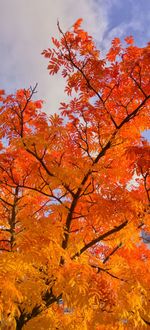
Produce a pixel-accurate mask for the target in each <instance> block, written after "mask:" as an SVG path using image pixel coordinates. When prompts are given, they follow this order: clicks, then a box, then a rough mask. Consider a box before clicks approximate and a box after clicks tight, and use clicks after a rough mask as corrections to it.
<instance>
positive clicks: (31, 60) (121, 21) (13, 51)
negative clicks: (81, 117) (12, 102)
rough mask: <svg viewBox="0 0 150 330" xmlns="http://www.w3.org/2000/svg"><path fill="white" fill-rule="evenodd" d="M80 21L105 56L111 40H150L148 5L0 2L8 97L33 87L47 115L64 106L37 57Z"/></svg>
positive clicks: (147, 0)
mask: <svg viewBox="0 0 150 330" xmlns="http://www.w3.org/2000/svg"><path fill="white" fill-rule="evenodd" d="M79 17H82V18H83V19H84V27H85V29H87V30H88V32H89V33H91V34H92V35H93V36H94V38H95V40H96V42H97V43H98V44H99V46H100V48H101V49H102V50H103V52H105V51H106V50H107V49H108V48H109V46H110V42H111V40H112V39H113V38H114V37H116V36H117V37H121V38H124V37H125V36H127V35H133V36H134V38H135V40H136V43H137V44H138V45H139V46H143V45H145V44H146V43H147V42H148V41H149V40H150V29H149V26H150V0H78V1H74V0H55V1H54V0H0V61H1V66H0V84H1V88H4V89H5V90H6V91H7V92H14V91H15V89H17V88H21V87H23V88H24V87H25V88H28V87H29V86H31V85H32V86H34V84H35V83H36V82H38V94H37V96H38V97H39V98H42V99H44V100H45V104H44V109H45V111H46V112H47V113H53V112H55V111H57V110H58V107H59V103H60V102H61V101H64V100H65V98H66V96H65V95H64V81H63V80H62V79H61V77H60V76H56V77H50V76H49V75H48V72H47V70H46V67H47V61H46V60H45V59H44V58H43V57H42V56H41V51H42V50H43V49H44V48H47V47H49V46H50V39H51V37H52V36H57V34H58V32H57V26H56V22H57V19H59V21H60V24H61V26H62V28H63V30H64V31H65V30H67V29H68V28H69V27H70V26H71V25H72V24H73V22H74V21H75V20H76V19H78V18H79Z"/></svg>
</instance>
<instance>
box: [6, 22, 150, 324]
mask: <svg viewBox="0 0 150 330" xmlns="http://www.w3.org/2000/svg"><path fill="white" fill-rule="evenodd" d="M80 24H81V20H78V21H77V22H76V23H75V24H74V26H73V28H72V29H71V30H70V31H67V32H66V33H63V31H62V30H61V28H60V27H59V24H58V29H59V32H60V40H55V39H54V38H53V39H52V40H53V44H54V48H51V49H48V50H44V51H43V55H44V56H45V57H46V58H48V61H49V64H48V70H49V73H50V74H51V75H53V74H55V73H57V72H58V71H61V73H62V75H63V77H64V78H65V80H66V88H65V91H66V93H67V94H68V95H70V96H71V97H70V101H68V103H67V104H66V103H61V114H60V115H58V114H54V115H53V116H47V115H46V114H45V113H43V112H42V110H41V108H42V102H41V101H35V100H34V99H35V98H34V94H35V92H36V86H35V88H30V89H29V90H24V89H22V90H18V91H17V92H16V94H15V95H8V96H7V95H5V93H4V91H1V93H0V102H1V103H0V105H1V108H0V123H1V133H0V134H1V145H0V149H1V150H0V213H1V217H0V250H1V252H0V270H1V271H0V281H1V291H0V292H1V295H0V313H1V329H5V330H7V329H18V330H19V329H22V328H23V329H25V330H28V329H30V330H34V329H37V328H38V329H41V330H42V329H60V330H63V329H64V330H67V329H68V330H70V329H95V330H102V329H105V330H106V329H133V328H137V329H144V328H147V327H148V326H149V324H150V314H149V310H150V308H149V302H150V300H149V283H150V250H149V249H148V248H147V245H146V244H144V243H143V240H142V237H141V230H142V229H144V230H145V231H147V232H148V231H149V230H150V218H149V207H150V172H149V168H150V166H149V165H150V150H149V144H148V142H146V141H144V140H143V139H142V136H141V132H142V131H143V130H145V129H148V128H149V127H150V116H149V107H150V101H149V99H150V94H149V93H150V84H149V72H150V61H149V58H150V57H149V55H150V46H149V45H148V46H146V47H144V48H139V47H136V46H135V45H134V42H133V39H132V38H131V37H128V38H126V44H125V45H122V44H121V42H120V40H119V39H118V38H116V39H114V40H113V41H112V46H111V49H110V50H109V52H108V54H107V55H106V58H105V59H103V58H102V57H101V54H100V52H99V51H98V50H97V49H96V46H95V44H94V42H93V39H92V38H91V37H90V36H89V35H88V34H87V33H86V32H85V31H83V30H82V29H81V28H80ZM133 178H134V179H133Z"/></svg>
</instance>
